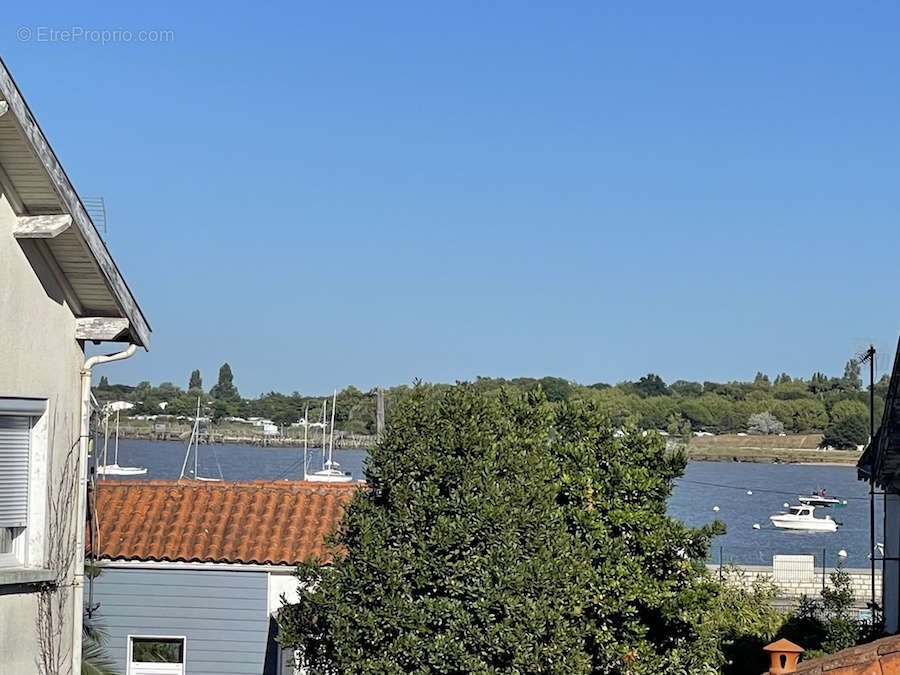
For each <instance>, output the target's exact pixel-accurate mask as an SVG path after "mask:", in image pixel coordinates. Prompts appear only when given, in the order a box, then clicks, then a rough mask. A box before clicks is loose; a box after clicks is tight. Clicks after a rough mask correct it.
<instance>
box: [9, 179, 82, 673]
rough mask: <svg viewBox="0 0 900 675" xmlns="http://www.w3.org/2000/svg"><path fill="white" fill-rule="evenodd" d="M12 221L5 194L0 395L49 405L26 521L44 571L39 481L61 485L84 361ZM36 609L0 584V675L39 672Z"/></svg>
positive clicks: (38, 261) (40, 265) (51, 288)
mask: <svg viewBox="0 0 900 675" xmlns="http://www.w3.org/2000/svg"><path fill="white" fill-rule="evenodd" d="M15 224H16V221H15V215H14V213H13V211H12V209H11V208H10V206H9V203H8V202H7V200H6V197H5V196H4V197H2V198H0V275H2V276H0V280H2V282H0V396H11V397H35V398H45V399H47V401H48V410H47V413H46V415H45V419H43V420H42V423H44V424H45V425H46V430H47V439H48V441H47V443H48V448H47V460H48V461H47V462H46V463H45V464H44V465H43V466H35V465H34V463H33V465H32V467H31V470H32V478H34V479H35V481H34V483H35V485H34V486H33V488H34V489H32V490H31V492H30V493H29V511H30V516H34V515H37V516H38V517H39V519H40V522H38V523H34V524H32V523H29V540H28V549H29V553H28V557H29V560H28V564H29V565H32V566H42V565H43V564H44V562H45V557H46V550H47V548H46V547H47V541H46V536H45V529H46V509H45V503H46V480H47V479H46V478H44V477H43V476H44V475H46V472H48V471H49V472H50V479H49V480H50V482H51V484H52V485H58V484H59V471H60V469H61V465H62V463H63V461H64V458H65V457H66V454H67V452H68V450H69V448H70V447H71V445H72V444H73V443H74V442H75V441H76V440H77V439H78V435H79V414H80V413H79V411H80V380H79V378H80V375H79V373H80V369H81V366H82V364H83V362H84V356H83V353H82V349H81V346H80V345H79V344H78V342H76V340H75V318H74V315H73V314H72V312H71V311H70V309H69V307H68V306H67V305H66V302H65V300H64V299H63V294H62V292H61V290H60V289H59V287H58V285H57V283H56V281H55V280H54V277H53V275H52V273H51V271H50V269H49V268H48V267H47V265H46V262H45V261H44V260H43V258H42V257H41V256H40V255H39V253H38V251H37V249H36V248H35V247H34V243H33V242H23V244H20V242H19V241H17V240H16V239H15V238H14V237H13V235H12V231H13V229H14V227H15ZM76 511H77V510H76ZM72 517H73V519H74V518H76V517H77V512H73V513H72ZM73 536H74V531H73ZM73 544H74V542H73ZM0 580H2V575H0ZM70 596H71V593H70ZM36 607H37V604H36V597H35V595H34V593H33V588H28V587H22V586H10V585H8V584H2V583H0V674H3V675H5V674H7V673H9V674H13V673H15V674H17V675H18V674H20V673H35V672H38V671H37V667H36V659H37V655H38V651H37V650H38V648H37V641H36V630H35V622H36ZM59 618H60V620H61V621H63V625H62V626H61V635H60V636H59V637H58V646H59V648H60V649H61V650H62V651H63V652H71V639H72V625H73V615H72V607H71V603H70V607H69V609H67V610H66V612H65V616H61V617H59Z"/></svg>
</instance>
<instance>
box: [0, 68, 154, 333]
mask: <svg viewBox="0 0 900 675" xmlns="http://www.w3.org/2000/svg"><path fill="white" fill-rule="evenodd" d="M0 97H2V98H3V100H5V101H6V102H7V104H8V105H9V112H10V113H11V114H13V115H14V116H15V118H16V121H17V122H18V124H19V126H20V127H21V129H22V130H23V132H24V136H25V139H26V142H27V143H28V144H29V146H30V147H31V150H32V152H34V154H35V157H37V158H38V159H39V160H40V161H41V163H42V164H43V166H44V170H45V171H46V172H47V176H48V178H49V179H50V182H51V184H52V185H53V188H54V190H55V192H56V194H57V196H58V197H59V200H60V203H61V204H62V205H63V208H64V209H65V211H66V212H67V213H68V214H69V215H70V216H71V217H72V222H73V224H74V225H75V227H76V228H77V229H78V232H79V234H80V235H81V237H82V239H83V240H84V242H85V244H86V245H87V248H88V250H89V252H90V253H91V255H92V256H93V258H94V260H95V262H96V263H97V266H98V267H99V268H100V272H101V273H102V275H103V277H104V280H105V281H106V284H107V286H108V287H109V289H110V292H111V293H112V295H113V298H114V299H115V302H116V306H117V307H118V308H119V310H120V311H121V313H122V318H125V319H128V324H129V333H130V335H129V337H130V338H131V341H132V342H133V343H134V344H137V345H139V346H141V347H143V348H144V349H149V348H150V325H149V324H148V323H147V319H146V317H145V316H144V313H143V312H142V311H141V308H140V307H139V306H138V304H137V301H136V300H135V298H134V295H132V293H131V290H130V289H129V288H128V284H126V283H125V279H124V278H123V277H122V274H121V272H119V269H118V267H116V263H115V261H114V260H113V259H112V256H111V255H110V253H109V250H108V249H107V248H106V244H105V243H104V242H103V239H102V238H101V237H100V234H99V233H98V232H97V228H96V227H94V223H93V222H92V221H91V218H90V216H89V215H88V213H87V210H86V209H85V208H84V205H83V204H82V203H81V198H80V197H79V196H78V193H77V192H76V191H75V188H74V187H73V186H72V183H71V181H69V177H68V176H67V175H66V172H65V170H64V169H63V168H62V165H61V164H60V163H59V160H58V159H57V157H56V154H55V153H54V152H53V149H52V148H51V147H50V143H49V142H48V141H47V138H46V137H45V136H44V133H43V131H41V128H40V126H39V125H38V123H37V121H36V120H35V118H34V115H32V113H31V110H30V109H29V108H28V104H27V103H26V102H25V99H24V98H23V97H22V93H21V92H20V91H19V88H18V86H17V85H16V83H15V80H13V77H12V75H11V74H10V72H9V70H8V69H7V68H6V64H5V63H4V62H3V60H2V59H0Z"/></svg>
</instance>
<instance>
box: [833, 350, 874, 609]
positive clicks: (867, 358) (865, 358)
mask: <svg viewBox="0 0 900 675" xmlns="http://www.w3.org/2000/svg"><path fill="white" fill-rule="evenodd" d="M859 362H860V363H866V362H868V364H869V445H870V446H871V445H872V443H874V442H875V346H874V345H869V348H868V349H867V350H866V351H865V352H864V353H863V355H862V356H861V357H860V358H859ZM869 560H870V561H871V563H872V565H871V570H870V581H871V585H872V587H871V589H870V590H871V593H872V612H873V614H872V616H873V617H874V612H875V467H874V466H873V467H872V470H871V471H870V472H869ZM823 564H824V563H823ZM883 577H884V574H883V573H882V578H883Z"/></svg>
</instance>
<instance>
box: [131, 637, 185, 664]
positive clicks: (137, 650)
mask: <svg viewBox="0 0 900 675" xmlns="http://www.w3.org/2000/svg"><path fill="white" fill-rule="evenodd" d="M131 660H132V661H134V662H135V663H184V640H182V639H181V638H173V639H165V638H132V639H131Z"/></svg>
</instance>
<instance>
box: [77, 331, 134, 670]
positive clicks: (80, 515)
mask: <svg viewBox="0 0 900 675" xmlns="http://www.w3.org/2000/svg"><path fill="white" fill-rule="evenodd" d="M137 348H138V346H137V345H135V344H131V345H128V348H127V349H125V350H124V351H121V352H118V353H116V354H107V355H105V356H104V355H98V356H92V357H90V358H89V359H87V360H86V361H85V362H84V366H83V367H82V368H81V434H80V436H79V443H78V445H79V447H78V474H79V475H78V501H76V502H75V504H76V509H77V513H76V517H77V519H78V521H77V523H76V524H75V532H76V536H75V570H74V578H73V579H72V590H73V593H72V614H73V621H72V623H73V627H72V672H73V673H80V672H81V631H82V626H83V623H84V607H83V606H82V605H84V521H85V509H86V505H87V456H88V439H89V434H90V424H91V369H92V368H93V367H94V366H96V365H97V364H100V363H109V362H110V361H121V360H123V359H127V358H128V357H129V356H131V355H132V354H134V353H135V352H136V351H137Z"/></svg>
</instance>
